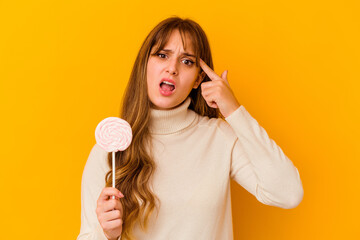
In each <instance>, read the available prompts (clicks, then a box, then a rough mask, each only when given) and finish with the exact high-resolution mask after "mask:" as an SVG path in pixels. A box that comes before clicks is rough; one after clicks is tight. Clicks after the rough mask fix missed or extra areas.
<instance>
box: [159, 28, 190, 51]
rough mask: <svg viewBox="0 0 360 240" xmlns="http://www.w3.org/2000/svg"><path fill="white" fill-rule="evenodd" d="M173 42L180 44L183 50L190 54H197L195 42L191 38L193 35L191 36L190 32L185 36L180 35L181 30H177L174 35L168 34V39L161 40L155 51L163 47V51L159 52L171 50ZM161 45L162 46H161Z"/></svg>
mask: <svg viewBox="0 0 360 240" xmlns="http://www.w3.org/2000/svg"><path fill="white" fill-rule="evenodd" d="M172 41H176V42H178V41H179V42H180V43H181V44H182V47H183V49H184V50H185V51H186V52H187V53H190V54H193V55H194V54H195V53H194V48H195V46H194V41H193V39H192V37H191V34H189V33H188V32H184V34H180V32H179V30H177V29H175V30H173V31H172V33H168V37H166V36H163V39H162V41H161V39H158V41H157V42H156V43H155V44H154V46H153V49H156V50H157V49H158V48H159V47H161V49H158V50H163V49H166V48H170V47H171V45H172V44H173V42H172ZM160 43H161V45H162V46H160Z"/></svg>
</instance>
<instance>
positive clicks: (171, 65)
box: [166, 58, 178, 75]
mask: <svg viewBox="0 0 360 240" xmlns="http://www.w3.org/2000/svg"><path fill="white" fill-rule="evenodd" d="M166 71H167V72H168V73H170V74H171V75H176V74H178V70H177V60H176V59H175V58H173V59H170V60H169V61H168V65H167V69H166Z"/></svg>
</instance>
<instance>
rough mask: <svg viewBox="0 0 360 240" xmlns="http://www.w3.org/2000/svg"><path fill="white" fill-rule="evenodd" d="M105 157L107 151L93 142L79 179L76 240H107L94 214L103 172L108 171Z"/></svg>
mask: <svg viewBox="0 0 360 240" xmlns="http://www.w3.org/2000/svg"><path fill="white" fill-rule="evenodd" d="M106 159H107V152H106V151H104V150H103V149H101V147H100V146H99V145H97V144H95V145H94V146H93V148H92V149H91V151H90V154H89V157H88V159H87V161H86V164H85V167H84V171H83V174H82V179H81V227H80V234H79V235H78V237H77V240H108V239H107V238H106V236H105V234H104V232H103V229H102V227H101V225H100V223H99V221H98V219H97V215H96V207H97V199H98V198H99V196H100V193H101V191H102V190H103V188H104V187H105V174H106V172H107V171H108V169H107V166H106V164H107V163H106ZM118 239H120V237H119V238H118Z"/></svg>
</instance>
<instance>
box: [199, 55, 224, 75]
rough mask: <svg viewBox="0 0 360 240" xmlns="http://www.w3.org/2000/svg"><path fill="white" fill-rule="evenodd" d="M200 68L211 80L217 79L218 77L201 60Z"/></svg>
mask: <svg viewBox="0 0 360 240" xmlns="http://www.w3.org/2000/svg"><path fill="white" fill-rule="evenodd" d="M200 67H201V68H202V69H203V70H204V72H205V73H206V75H208V76H209V78H210V79H211V80H217V79H219V78H220V77H219V75H217V74H216V72H214V71H213V70H212V69H211V68H210V67H209V66H208V65H207V64H206V63H205V62H204V61H203V60H202V59H201V58H200Z"/></svg>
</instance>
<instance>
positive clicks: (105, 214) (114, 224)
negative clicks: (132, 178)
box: [96, 187, 124, 239]
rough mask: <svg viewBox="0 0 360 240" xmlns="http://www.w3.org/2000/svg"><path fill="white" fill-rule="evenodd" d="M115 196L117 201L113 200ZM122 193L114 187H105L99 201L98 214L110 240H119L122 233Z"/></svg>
mask: <svg viewBox="0 0 360 240" xmlns="http://www.w3.org/2000/svg"><path fill="white" fill-rule="evenodd" d="M112 196H115V199H113V198H112ZM122 197H124V195H122V193H121V192H120V191H119V190H118V189H116V188H113V187H105V188H104V189H103V190H102V192H101V193H100V196H99V199H98V200H97V207H96V214H97V218H98V221H99V222H100V225H101V227H102V229H103V231H104V234H105V236H106V237H107V238H108V239H117V238H118V237H119V236H120V235H121V232H122V224H123V220H122V216H123V208H122V204H121V202H120V198H122Z"/></svg>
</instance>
